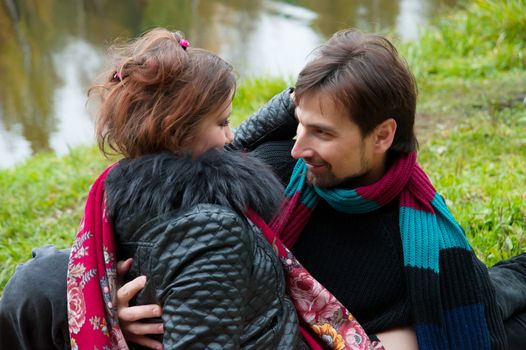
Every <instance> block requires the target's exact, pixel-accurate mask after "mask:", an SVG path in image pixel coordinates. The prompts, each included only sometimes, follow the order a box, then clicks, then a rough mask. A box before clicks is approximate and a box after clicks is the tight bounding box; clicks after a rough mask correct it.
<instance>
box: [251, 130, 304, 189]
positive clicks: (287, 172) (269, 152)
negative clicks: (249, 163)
mask: <svg viewBox="0 0 526 350" xmlns="http://www.w3.org/2000/svg"><path fill="white" fill-rule="evenodd" d="M293 146H294V140H283V141H269V142H265V143H262V144H261V145H259V146H258V147H257V148H256V149H254V150H253V151H252V152H251V154H252V155H253V156H255V157H256V158H259V159H260V160H261V161H263V162H264V163H265V164H267V165H268V166H270V168H271V169H272V171H273V172H274V174H276V175H277V176H278V177H279V179H280V181H281V183H282V184H283V185H287V184H288V182H289V180H290V176H291V174H292V170H293V169H294V165H295V164H296V160H295V159H294V158H292V156H291V154H290V151H291V150H292V147H293Z"/></svg>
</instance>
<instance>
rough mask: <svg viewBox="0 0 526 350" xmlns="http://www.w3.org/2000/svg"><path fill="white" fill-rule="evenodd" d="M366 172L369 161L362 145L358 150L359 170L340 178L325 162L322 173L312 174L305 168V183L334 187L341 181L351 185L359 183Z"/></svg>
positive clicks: (367, 171)
mask: <svg viewBox="0 0 526 350" xmlns="http://www.w3.org/2000/svg"><path fill="white" fill-rule="evenodd" d="M368 173H369V162H368V161H367V159H365V151H364V148H363V147H362V148H361V150H360V170H359V171H357V172H356V173H354V174H352V175H349V176H346V177H344V178H340V177H338V176H336V174H334V173H333V172H332V168H331V166H330V165H328V164H327V171H326V172H325V173H322V174H314V173H313V172H312V171H310V170H307V183H308V184H310V185H311V186H316V187H321V188H329V187H335V186H338V185H341V184H343V183H345V184H346V185H347V184H348V185H350V186H353V184H359V183H361V182H362V181H361V179H363V178H364V177H365V176H366V175H367V174H368Z"/></svg>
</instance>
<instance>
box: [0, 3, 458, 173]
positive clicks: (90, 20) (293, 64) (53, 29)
mask: <svg viewBox="0 0 526 350" xmlns="http://www.w3.org/2000/svg"><path fill="white" fill-rule="evenodd" d="M455 3H456V1H455V0H354V1H349V0H332V1H329V0H327V1H316V0H287V1H285V0H284V1H271V0H201V1H200V0H193V1H191V0H176V1H174V0H150V1H138V0H135V1H125V0H95V1H94V0H18V1H16V0H2V1H1V2H0V79H1V80H0V168H2V167H8V166H11V165H13V164H15V163H16V162H18V161H20V160H21V159H24V158H26V157H28V156H30V155H31V154H34V153H35V152H38V151H42V150H52V151H55V152H57V153H59V154H62V153H64V152H66V151H67V150H68V149H69V148H70V147H72V146H75V145H77V144H81V143H91V142H93V127H92V122H91V119H90V117H89V116H88V114H87V112H86V108H85V91H86V88H87V86H88V85H89V83H90V81H91V80H92V79H93V78H94V75H95V74H96V72H97V71H98V69H99V68H100V65H101V64H102V62H103V54H104V50H105V47H106V46H107V45H108V44H109V43H110V42H111V41H112V40H113V39H115V38H116V37H120V38H124V39H126V38H130V37H133V36H136V35H138V34H139V33H141V32H143V31H144V30H146V29H148V28H151V27H154V26H166V27H169V28H172V29H180V30H182V31H183V32H185V33H186V35H187V37H188V38H189V39H190V41H191V43H192V45H193V46H196V47H204V48H207V49H209V50H211V51H213V52H216V53H218V54H219V55H220V56H222V57H224V58H225V59H226V60H228V61H229V62H231V63H232V64H233V65H234V67H235V68H236V70H237V72H238V73H239V76H240V77H241V79H243V78H246V77H247V76H257V75H278V76H289V77H293V76H295V75H296V74H297V73H298V72H299V70H300V69H301V67H302V66H303V64H304V63H305V59H306V58H307V56H308V54H309V52H311V51H312V49H313V48H315V47H316V46H318V45H319V44H320V43H321V42H323V40H325V39H326V38H327V37H329V36H330V35H331V34H332V33H334V32H335V31H337V30H340V29H343V28H347V27H358V28H360V29H362V30H365V31H375V30H380V29H384V30H385V29H386V28H391V29H394V30H395V31H396V32H397V34H398V35H399V36H400V37H401V38H402V39H412V38H415V37H417V35H418V31H417V29H418V28H419V27H420V26H421V25H422V24H423V23H425V22H426V21H427V20H428V19H429V18H430V16H431V14H432V13H433V12H436V9H437V8H438V7H440V6H443V5H447V6H451V5H454V4H455Z"/></svg>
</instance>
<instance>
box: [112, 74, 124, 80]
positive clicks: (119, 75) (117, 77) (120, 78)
mask: <svg viewBox="0 0 526 350" xmlns="http://www.w3.org/2000/svg"><path fill="white" fill-rule="evenodd" d="M113 79H119V80H120V81H122V72H115V74H113Z"/></svg>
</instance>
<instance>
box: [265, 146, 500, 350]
mask: <svg viewBox="0 0 526 350" xmlns="http://www.w3.org/2000/svg"><path fill="white" fill-rule="evenodd" d="M306 171H307V167H306V165H305V162H304V161H303V160H301V159H300V160H298V162H297V163H296V166H295V168H294V171H293V174H292V176H291V179H290V182H289V184H288V186H287V188H286V189H285V194H286V196H287V198H288V200H287V201H286V204H285V206H284V208H283V209H282V211H281V212H280V215H279V216H278V217H277V218H276V219H275V220H274V221H273V222H272V223H271V228H272V230H273V231H274V232H276V233H278V235H279V238H280V239H281V241H282V242H283V244H284V245H285V246H287V247H292V246H293V245H294V243H295V242H296V241H297V240H298V238H299V235H300V233H301V232H302V230H303V229H304V227H305V225H306V224H307V222H308V220H309V217H310V215H311V213H312V211H313V209H314V208H315V206H316V204H317V203H318V201H319V199H320V198H323V199H324V200H325V201H327V202H328V203H329V204H330V205H331V206H332V207H333V208H334V209H336V210H338V211H341V212H344V213H353V214H359V213H366V212H370V211H373V210H375V209H378V208H380V207H382V206H383V205H386V204H387V203H389V202H391V201H392V200H394V199H396V198H397V197H398V198H399V203H400V216H399V217H400V219H399V224H400V235H401V241H402V247H403V256H404V270H405V276H406V285H407V290H408V293H409V299H410V303H411V308H412V316H413V322H414V323H413V326H414V329H415V331H416V335H417V339H418V344H419V348H420V349H421V350H427V349H436V350H443V349H473V350H481V349H489V348H490V347H491V340H490V331H489V329H490V328H491V327H490V326H489V323H488V321H487V320H486V317H485V307H486V306H485V305H484V303H483V302H484V297H485V296H487V295H491V292H490V291H488V289H489V288H490V287H489V284H488V283H487V281H486V280H485V279H487V276H486V275H484V274H482V273H480V270H477V266H475V263H474V259H475V257H474V254H473V252H472V250H471V248H470V246H469V244H468V242H467V240H466V237H465V235H464V232H463V230H462V229H461V227H460V226H459V225H458V224H457V222H456V221H455V219H454V218H453V217H452V215H451V213H450V212H449V210H448V209H447V207H446V205H445V203H444V200H443V199H442V197H441V196H440V195H438V194H437V192H436V190H435V189H434V188H433V185H432V184H431V182H430V180H429V179H428V177H427V176H426V174H425V173H424V171H423V170H422V169H421V168H420V166H419V165H418V164H417V163H416V154H415V153H411V154H408V155H405V156H401V157H399V158H398V159H397V160H395V162H394V164H392V166H391V167H390V168H389V169H388V171H387V173H386V174H385V175H384V176H383V177H382V178H381V179H380V180H379V181H377V182H376V183H374V184H372V185H368V186H363V187H358V188H355V189H327V188H319V187H315V186H314V187H313V186H310V185H308V184H307V183H306V176H305V174H306ZM335 268H337V267H335ZM356 283H359V281H356Z"/></svg>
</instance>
